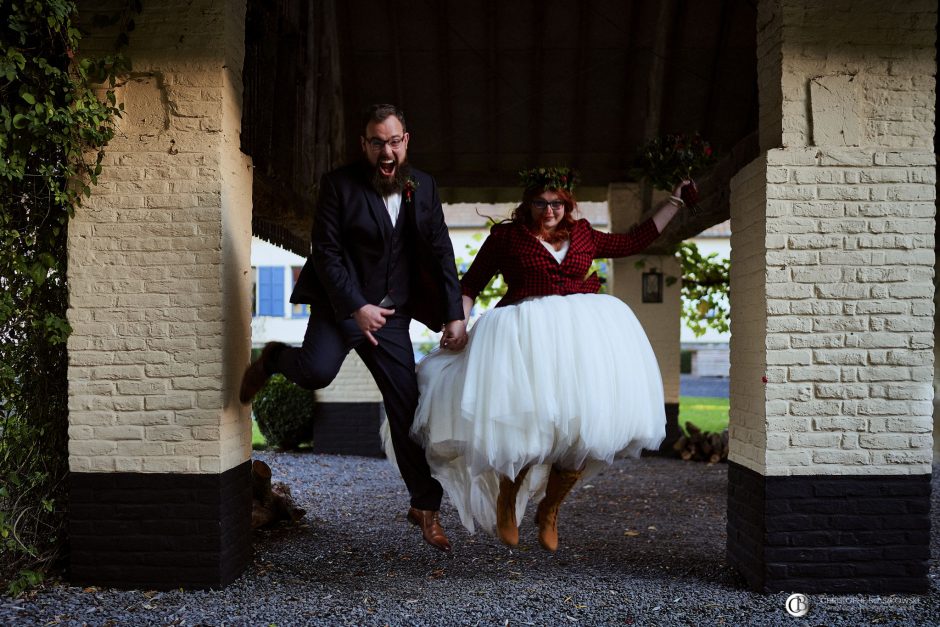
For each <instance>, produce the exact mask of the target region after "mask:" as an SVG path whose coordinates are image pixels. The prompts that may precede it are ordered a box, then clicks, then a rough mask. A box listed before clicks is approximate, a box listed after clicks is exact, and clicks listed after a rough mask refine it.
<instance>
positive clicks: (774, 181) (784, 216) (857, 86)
mask: <svg viewBox="0 0 940 627" xmlns="http://www.w3.org/2000/svg"><path fill="white" fill-rule="evenodd" d="M936 18H937V9H936V3H934V2H927V1H917V2H910V3H904V7H903V8H902V7H900V6H898V5H896V4H884V3H881V2H877V1H874V0H871V1H865V2H849V1H847V0H840V1H836V2H827V3H813V2H806V1H804V0H777V1H766V2H761V3H760V6H759V16H758V42H759V43H758V63H759V74H760V86H761V122H760V132H761V146H762V148H764V149H765V150H767V152H766V155H765V157H762V158H761V159H760V160H758V161H756V162H755V163H752V164H750V165H749V166H748V167H747V168H745V169H744V170H742V172H740V173H739V174H738V175H737V177H735V180H734V182H733V184H732V189H733V191H732V308H733V316H732V319H733V323H732V332H733V335H732V383H731V394H732V407H731V418H732V419H731V435H732V448H731V459H732V460H733V461H735V462H737V463H740V464H742V465H744V466H747V467H749V468H752V469H754V470H757V471H758V472H762V473H765V474H768V475H793V474H806V475H815V474H880V475H894V474H918V473H929V472H930V461H931V444H932V440H931V429H932V421H931V414H932V403H931V400H932V397H933V390H932V380H933V365H934V364H933V351H932V349H933V315H934V304H933V290H934V288H933V277H934V213H935V200H936V170H935V157H934V154H933V137H934V129H935V120H934V111H935V91H936V88H935V77H934V73H935V71H936V66H935V60H934V57H935V51H934V39H935V27H936ZM778 146H782V148H777V147H778ZM761 187H763V189H760V188H761ZM762 247H763V250H762ZM762 298H765V300H764V302H762V301H761V299H762ZM761 353H763V356H761ZM762 361H763V362H764V363H761V362H762ZM762 366H763V367H762ZM758 373H760V374H759V375H758ZM758 376H760V377H763V378H765V379H766V383H764V382H763V381H762V380H759V379H758ZM761 396H763V399H761ZM762 414H763V415H762ZM762 429H763V430H765V432H764V437H762V433H761V431H762ZM762 449H764V450H762Z"/></svg>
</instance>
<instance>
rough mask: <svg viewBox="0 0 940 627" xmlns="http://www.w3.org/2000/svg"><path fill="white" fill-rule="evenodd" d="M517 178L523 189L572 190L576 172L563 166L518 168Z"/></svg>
mask: <svg viewBox="0 0 940 627" xmlns="http://www.w3.org/2000/svg"><path fill="white" fill-rule="evenodd" d="M519 179H520V180H521V181H522V187H523V188H525V189H563V190H565V191H566V192H569V193H570V192H573V191H574V186H575V184H577V183H578V173H577V172H575V171H574V170H572V169H571V168H567V167H564V166H557V167H554V168H531V169H529V170H520V171H519Z"/></svg>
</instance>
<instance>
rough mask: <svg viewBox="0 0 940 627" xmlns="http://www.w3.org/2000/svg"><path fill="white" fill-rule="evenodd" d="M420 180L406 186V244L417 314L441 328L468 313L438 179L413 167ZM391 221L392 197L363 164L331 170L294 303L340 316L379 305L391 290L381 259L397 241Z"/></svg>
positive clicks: (324, 182) (402, 216) (401, 215)
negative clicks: (386, 197) (383, 193)
mask: <svg viewBox="0 0 940 627" xmlns="http://www.w3.org/2000/svg"><path fill="white" fill-rule="evenodd" d="M411 173H412V174H411V175H412V178H413V179H414V180H415V182H416V183H417V188H416V189H415V190H414V192H413V193H412V194H408V193H403V194H402V204H401V209H400V212H399V216H398V219H399V220H405V222H404V224H403V226H404V228H405V229H406V232H405V250H406V251H407V254H409V255H410V259H409V261H410V268H411V271H412V276H411V283H410V289H409V291H410V297H409V303H408V304H409V308H410V310H411V313H412V317H414V318H415V319H416V320H419V321H420V322H422V323H423V324H426V325H427V326H428V327H429V328H431V329H433V330H439V329H440V327H441V326H442V325H443V324H444V323H445V322H448V321H451V320H462V319H463V305H462V303H461V292H460V284H459V282H458V281H457V268H456V264H455V263H454V250H453V246H452V245H451V242H450V235H449V234H448V232H447V225H446V224H444V211H443V209H442V207H441V201H440V198H439V197H438V194H437V184H436V183H435V181H434V179H433V178H432V177H431V176H430V175H429V174H426V173H425V172H421V171H420V170H416V169H414V168H412V170H411ZM390 229H391V222H390V220H389V219H388V211H387V209H386V208H385V203H384V202H383V200H382V198H381V197H380V196H379V195H378V193H377V192H376V191H375V190H374V189H373V188H372V186H371V184H370V183H369V181H368V172H367V170H366V168H365V167H363V166H362V164H359V163H356V164H352V165H348V166H345V167H342V168H339V169H337V170H334V171H332V172H329V173H327V174H325V175H323V178H322V179H321V182H320V190H319V197H318V200H317V212H316V215H315V216H314V225H313V236H312V238H311V239H312V241H311V244H312V246H311V248H312V251H311V255H310V256H309V257H308V258H307V262H306V264H304V267H303V270H302V271H301V273H300V277H299V278H298V280H297V285H295V286H294V291H293V293H292V294H291V299H290V300H291V302H292V303H309V304H310V305H312V306H314V307H316V308H318V309H320V308H323V309H326V308H329V310H330V311H332V313H333V315H334V317H335V319H337V320H342V319H344V318H348V317H349V316H351V315H352V314H353V312H355V311H356V310H357V309H359V308H360V307H362V306H363V305H365V304H372V305H377V304H378V303H379V302H380V301H381V300H382V298H383V297H384V296H385V294H386V289H387V287H388V286H387V285H386V274H385V268H384V267H381V266H380V262H381V261H382V259H383V258H384V254H385V249H386V247H387V246H388V245H389V243H390Z"/></svg>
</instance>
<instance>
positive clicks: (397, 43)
mask: <svg viewBox="0 0 940 627" xmlns="http://www.w3.org/2000/svg"><path fill="white" fill-rule="evenodd" d="M402 9H403V7H402V6H401V2H398V1H393V2H389V3H388V13H389V15H388V22H389V24H391V25H392V29H391V33H390V36H391V38H392V52H393V54H392V57H393V59H394V60H395V76H394V78H395V104H396V105H397V106H398V107H399V108H401V109H402V110H403V111H407V110H408V104H407V103H406V102H405V90H404V89H403V88H402V81H401V75H402V69H401V68H402V64H401V36H400V32H401V31H400V29H401V23H400V22H399V20H398V14H399V11H401V10H402Z"/></svg>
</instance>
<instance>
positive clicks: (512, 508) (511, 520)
mask: <svg viewBox="0 0 940 627" xmlns="http://www.w3.org/2000/svg"><path fill="white" fill-rule="evenodd" d="M528 472H529V467H528V466H526V467H525V468H523V469H522V470H520V471H519V474H518V475H516V479H515V481H513V480H512V479H510V478H509V477H507V476H505V475H502V476H501V477H500V479H499V496H497V497H496V535H497V536H499V539H500V541H501V542H502V543H503V544H506V545H509V546H516V545H517V544H519V523H518V522H517V521H516V495H517V494H518V493H519V487H520V486H522V482H523V481H524V480H525V476H526V474H528Z"/></svg>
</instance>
